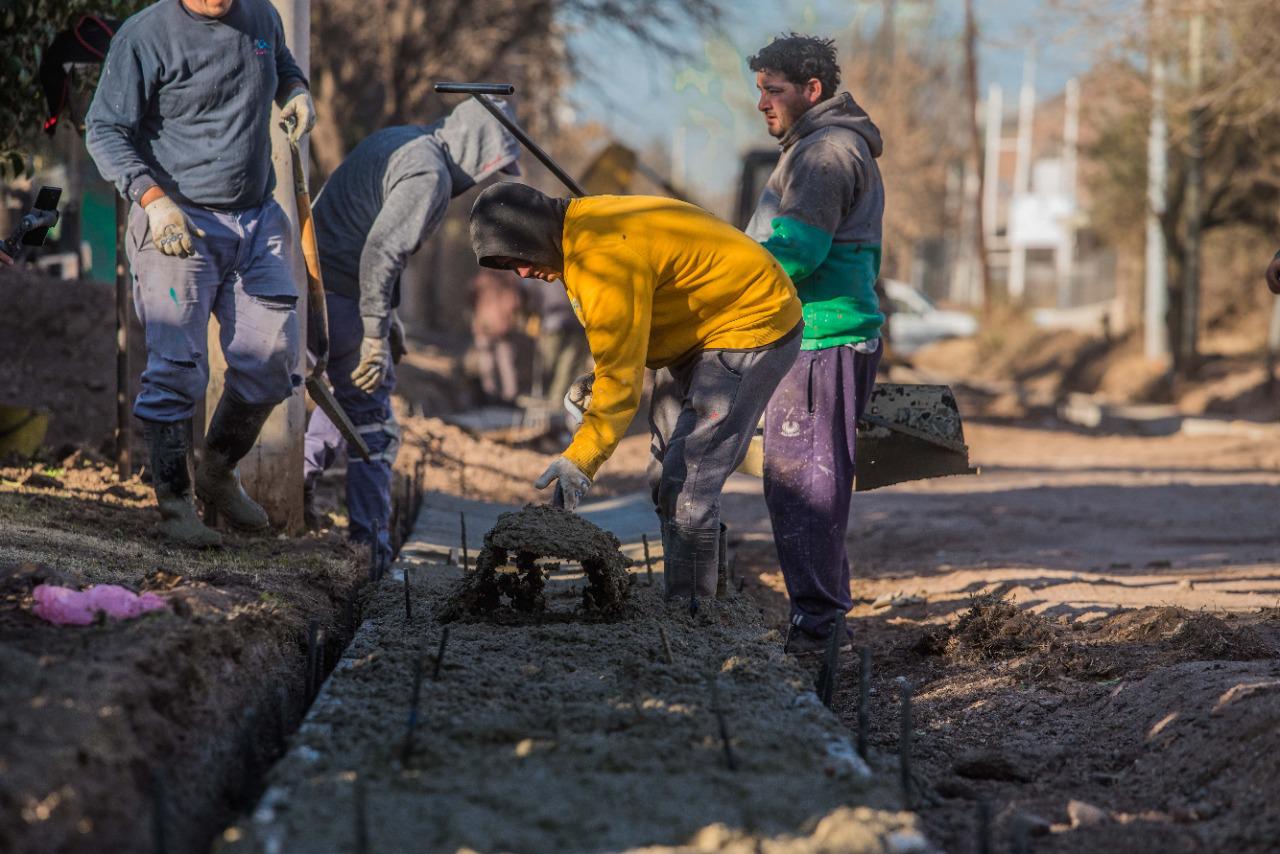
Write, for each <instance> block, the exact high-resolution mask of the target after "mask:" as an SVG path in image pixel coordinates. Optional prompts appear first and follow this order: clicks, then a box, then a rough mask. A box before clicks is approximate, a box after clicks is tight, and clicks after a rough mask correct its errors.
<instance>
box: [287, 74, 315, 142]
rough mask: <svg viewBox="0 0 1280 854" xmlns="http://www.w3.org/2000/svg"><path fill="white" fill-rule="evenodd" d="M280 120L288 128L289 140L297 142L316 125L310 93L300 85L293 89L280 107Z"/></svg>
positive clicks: (313, 103)
mask: <svg viewBox="0 0 1280 854" xmlns="http://www.w3.org/2000/svg"><path fill="white" fill-rule="evenodd" d="M280 121H282V122H284V126H285V127H286V128H288V130H289V141H290V142H297V141H298V140H300V139H302V135H303V134H307V133H310V132H311V129H312V128H313V127H315V126H316V105H315V102H314V101H312V100H311V93H310V92H308V91H307V90H306V89H304V88H302V87H298V88H297V89H295V90H294V92H293V94H292V95H290V96H289V100H287V101H285V102H284V106H283V107H281V108H280Z"/></svg>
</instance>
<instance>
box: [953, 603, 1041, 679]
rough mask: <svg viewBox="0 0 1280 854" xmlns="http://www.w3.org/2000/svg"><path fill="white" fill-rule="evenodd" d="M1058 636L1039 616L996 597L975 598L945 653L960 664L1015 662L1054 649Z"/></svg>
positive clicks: (956, 628) (957, 623)
mask: <svg viewBox="0 0 1280 854" xmlns="http://www.w3.org/2000/svg"><path fill="white" fill-rule="evenodd" d="M1055 639H1056V637H1055V632H1054V630H1053V628H1052V627H1051V626H1049V624H1048V623H1047V622H1046V621H1045V620H1044V618H1043V617H1041V616H1040V615H1038V614H1035V613H1033V612H1031V611H1023V610H1021V609H1019V608H1018V606H1017V605H1015V604H1014V603H1013V602H1011V601H1009V600H1006V599H1002V598H1000V597H999V596H996V595H994V594H985V595H980V596H975V597H973V599H972V601H971V602H970V604H969V610H967V611H965V612H964V613H963V614H961V615H960V619H959V620H957V621H956V624H955V627H954V628H952V629H951V631H950V633H949V637H948V638H947V640H946V642H945V644H944V648H943V651H944V652H945V654H946V655H947V656H949V657H951V658H954V659H958V660H960V661H970V662H980V661H994V660H998V659H1008V658H1014V657H1016V656H1019V655H1025V654H1026V653H1028V652H1032V651H1034V650H1040V649H1043V648H1044V647H1046V646H1049V645H1052V644H1053V642H1054V640H1055Z"/></svg>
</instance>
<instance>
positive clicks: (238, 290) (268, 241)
mask: <svg viewBox="0 0 1280 854" xmlns="http://www.w3.org/2000/svg"><path fill="white" fill-rule="evenodd" d="M179 205H180V207H181V208H182V210H183V212H184V213H185V214H186V215H187V217H188V218H189V219H190V220H191V222H192V223H193V224H194V225H195V226H196V228H198V229H200V230H202V231H204V233H205V236H204V237H200V236H198V235H196V234H192V236H191V242H192V243H193V244H194V246H195V254H194V255H193V256H191V257H189V258H177V257H174V256H172V255H165V254H164V253H163V252H161V251H160V250H159V249H157V248H156V246H155V244H154V243H153V242H152V240H151V229H150V225H149V223H148V221H147V214H146V212H145V211H144V210H143V209H142V208H141V207H140V206H139V205H134V206H133V207H132V208H131V209H130V211H129V230H128V239H127V240H126V241H125V243H126V251H127V253H128V256H129V267H130V269H131V270H132V273H133V301H134V306H135V308H136V309H137V312H138V318H139V319H140V320H141V321H142V326H143V329H144V330H145V333H146V342H147V365H146V368H145V369H144V370H143V372H142V390H141V392H139V394H138V398H137V400H136V401H135V402H134V406H133V412H134V415H136V416H138V417H139V418H143V419H146V420H148V421H182V420H185V419H187V418H191V417H192V415H193V414H194V412H195V406H196V402H197V401H199V400H202V399H203V398H204V395H205V387H206V386H207V385H208V383H209V357H208V353H207V344H208V340H209V315H210V314H213V315H214V316H215V317H217V318H218V324H219V326H220V335H219V340H220V344H221V346H222V355H223V357H224V358H225V359H226V362H227V371H226V378H225V379H226V387H225V388H226V391H227V392H229V393H231V394H233V395H235V396H236V397H237V398H239V399H240V400H242V401H244V402H245V403H249V404H275V403H279V402H280V401H282V400H284V399H285V398H287V397H288V396H289V395H290V394H292V393H293V390H294V389H295V388H297V387H298V386H299V385H301V383H302V377H301V376H299V374H298V372H297V367H298V353H297V348H298V315H297V311H296V308H295V306H296V304H297V300H298V295H297V291H296V290H295V288H294V282H293V273H292V270H291V268H290V255H289V253H290V249H289V248H288V242H289V241H290V240H291V239H292V237H291V229H290V226H289V221H288V219H287V218H286V217H285V215H284V212H283V211H282V210H281V209H280V206H279V205H277V204H276V203H275V201H274V200H269V201H267V202H266V203H264V204H262V205H260V206H258V207H256V208H248V209H246V210H242V211H215V210H210V209H207V208H201V207H197V206H195V205H190V204H187V203H185V202H180V203H179Z"/></svg>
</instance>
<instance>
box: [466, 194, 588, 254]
mask: <svg viewBox="0 0 1280 854" xmlns="http://www.w3.org/2000/svg"><path fill="white" fill-rule="evenodd" d="M568 208H569V200H568V199H557V198H552V197H551V196H548V195H546V194H545V193H541V192H539V191H538V190H535V189H534V188H533V187H530V186H529V185H527V184H517V183H515V182H502V183H498V184H494V185H493V186H491V187H489V188H488V189H486V190H485V191H484V192H483V193H481V194H480V195H479V196H477V197H476V202H475V204H474V205H472V207H471V248H472V249H474V250H475V253H476V260H477V261H478V262H480V266H481V267H497V266H498V265H497V264H496V263H494V259H495V258H498V257H507V258H514V259H516V260H518V261H528V262H530V263H532V264H537V265H539V266H543V267H550V268H551V269H553V270H558V271H560V272H561V273H563V272H564V249H563V245H562V238H563V235H564V214H565V211H566V210H568Z"/></svg>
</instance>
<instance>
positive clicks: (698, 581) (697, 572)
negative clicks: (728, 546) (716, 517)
mask: <svg viewBox="0 0 1280 854" xmlns="http://www.w3.org/2000/svg"><path fill="white" fill-rule="evenodd" d="M719 545H720V529H719V528H686V527H684V526H683V525H677V524H675V523H673V522H666V523H664V524H663V526H662V549H663V552H662V553H663V564H664V568H665V571H664V572H663V574H662V577H663V586H664V590H665V593H666V597H667V598H668V599H674V598H677V597H679V598H682V599H689V600H691V602H692V601H696V600H698V599H710V598H712V597H714V596H715V595H716V574H717V562H716V551H717V550H718V547H719Z"/></svg>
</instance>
